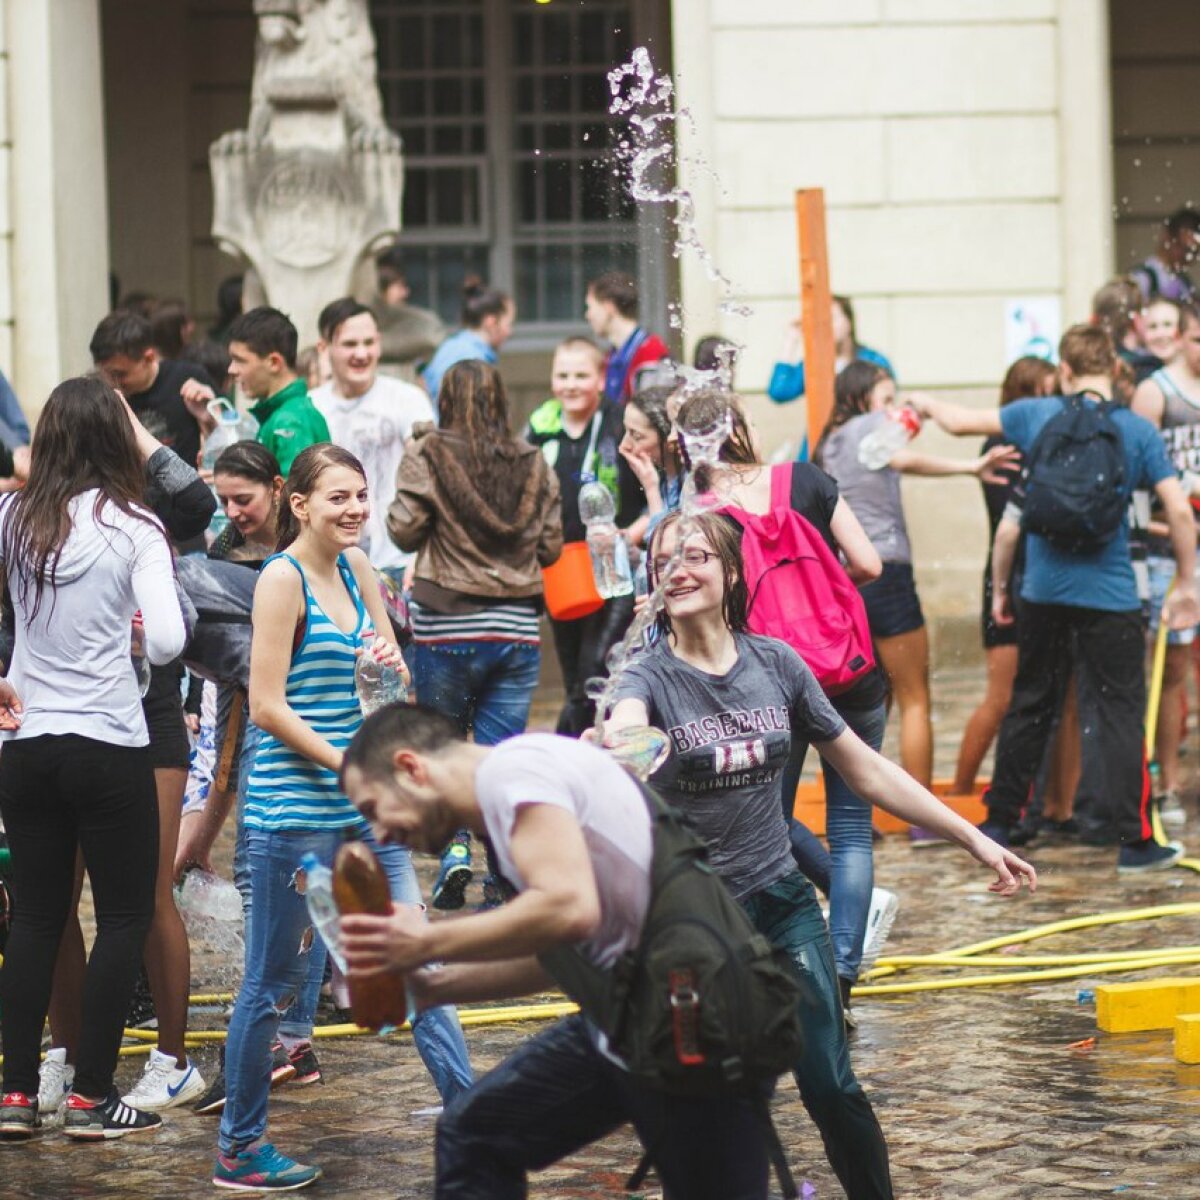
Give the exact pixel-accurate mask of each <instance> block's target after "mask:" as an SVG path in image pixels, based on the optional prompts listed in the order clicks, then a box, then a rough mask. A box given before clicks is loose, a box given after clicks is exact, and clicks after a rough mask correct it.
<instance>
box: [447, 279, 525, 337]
mask: <svg viewBox="0 0 1200 1200" xmlns="http://www.w3.org/2000/svg"><path fill="white" fill-rule="evenodd" d="M462 295H463V300H462V310H461V312H460V314H459V315H460V317H461V319H462V323H463V326H464V328H466V329H478V328H479V327H480V326H481V325H482V324H483V323H484V321H485V320H487V318H488V317H499V316H502V315H503V314H504V313H505V312H506V311H507V310H508V309H509V308H511V307H512V297H511V296H510V295H509V294H508V293H507V292H502V291H500V289H499V288H490V287H488V286H487V284H485V283H484V282H483V280H482V279H480V278H479V276H478V275H468V276H467V278H466V279H464V280H463V289H462Z"/></svg>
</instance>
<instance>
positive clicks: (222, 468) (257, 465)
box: [213, 442, 283, 487]
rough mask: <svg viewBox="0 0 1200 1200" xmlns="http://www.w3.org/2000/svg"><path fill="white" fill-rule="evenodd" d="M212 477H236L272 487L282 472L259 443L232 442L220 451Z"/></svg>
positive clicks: (272, 457)
mask: <svg viewBox="0 0 1200 1200" xmlns="http://www.w3.org/2000/svg"><path fill="white" fill-rule="evenodd" d="M213 474H214V475H236V476H237V477H238V479H249V480H250V481H251V483H261V484H265V485H266V486H267V487H274V486H275V480H276V479H278V478H279V476H280V475H282V474H283V472H282V471H281V470H280V469H279V460H278V459H277V458H276V457H275V455H273V454H272V453H271V452H270V450H268V449H267V448H266V446H264V445H263V444H262V443H261V442H234V443H233V445H232V446H226V447H225V449H224V450H222V451H221V453H220V455H219V456H218V458H217V461H216V463H215V464H214V465H213Z"/></svg>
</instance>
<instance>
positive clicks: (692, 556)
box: [650, 549, 721, 576]
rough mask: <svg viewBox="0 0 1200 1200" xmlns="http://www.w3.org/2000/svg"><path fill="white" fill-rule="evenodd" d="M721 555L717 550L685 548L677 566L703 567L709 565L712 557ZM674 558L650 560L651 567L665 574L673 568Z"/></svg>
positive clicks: (655, 571) (656, 573)
mask: <svg viewBox="0 0 1200 1200" xmlns="http://www.w3.org/2000/svg"><path fill="white" fill-rule="evenodd" d="M720 557H721V556H720V555H719V554H718V553H717V552H716V551H715V550H694V549H693V550H685V551H684V552H683V553H682V554H681V555H680V556H679V558H678V560H677V561H675V565H676V566H680V565H682V566H685V567H703V566H705V565H707V563H708V560H709V559H710V558H720ZM671 565H672V560H671V559H670V558H655V559H652V560H651V562H650V567H651V569H652V570H653V571H654V574H655V575H660V576H661V575H665V574H666V573H667V571H668V570H669V569H670V568H671Z"/></svg>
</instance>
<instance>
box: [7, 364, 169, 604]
mask: <svg viewBox="0 0 1200 1200" xmlns="http://www.w3.org/2000/svg"><path fill="white" fill-rule="evenodd" d="M145 486H146V465H145V463H144V462H143V461H142V456H141V454H140V452H139V451H138V447H137V441H136V440H135V438H134V436H133V426H132V425H131V424H130V422H129V416H128V414H127V413H126V411H125V405H124V404H123V403H122V402H121V397H120V396H119V395H118V394H117V393H116V392H115V391H114V390H113V389H112V388H111V387H110V386H109V385H108V384H107V383H105V382H104V380H103V379H101V378H100V377H99V376H95V375H84V376H80V377H78V378H75V379H67V380H64V381H63V382H62V383H60V384H59V385H58V387H56V388H55V389H54V391H52V392H51V393H50V398H49V399H48V400H47V401H46V407H45V408H43V409H42V415H41V417H40V419H39V420H38V423H37V432H36V433H35V434H34V438H33V445H32V447H31V449H30V464H29V482H28V483H27V484H26V485H25V487H24V489H23V490H22V491H20V492H18V493H17V494H16V495H14V496H13V497H12V499H11V500H10V501H9V502H8V508H7V519H6V520H5V522H4V529H3V534H2V536H0V545H2V546H3V552H4V562H5V564H6V567H7V574H8V578H9V579H10V580H13V581H15V583H16V587H17V592H18V595H19V596H20V597H21V602H22V604H23V605H24V606H25V607H26V609H27V611H28V612H29V615H30V618H31V619H32V618H33V617H35V616H37V614H38V610H39V609H40V608H41V605H42V597H43V595H44V594H45V591H46V588H47V587H49V588H50V589H51V591H53V589H54V587H55V573H56V571H57V568H58V564H59V561H60V560H61V558H62V553H63V548H64V546H65V545H66V543H67V538H68V537H69V536H70V534H71V528H72V524H71V513H70V507H69V502H70V500H71V499H72V497H74V496H78V495H80V494H81V493H82V492H86V491H88V490H90V489H91V488H95V489H97V491H98V493H99V494H98V495H97V496H96V500H95V503H94V504H93V506H92V514H93V517H94V518H95V520H96V522H97V524H107V522H104V521H102V520H101V513H102V511H103V509H104V507H105V505H106V504H111V505H113V507H114V508H116V509H117V510H118V511H119V512H121V513H123V514H124V515H125V516H127V517H132V518H133V519H134V520H138V521H145V522H146V524H147V525H150V526H152V527H153V528H154V529H156V530H158V531H159V532H160V533H161V528H160V527H159V525H158V524H157V522H156V521H155V520H154V518H153V517H152V516H151V515H150V513H148V512H146V511H145V510H142V509H140V508H138V507H137V506H138V505H139V504H141V502H142V497H143V494H144V491H145ZM110 527H111V526H110ZM164 536H165V535H164ZM30 588H32V589H33V605H32V606H30V605H29V591H30Z"/></svg>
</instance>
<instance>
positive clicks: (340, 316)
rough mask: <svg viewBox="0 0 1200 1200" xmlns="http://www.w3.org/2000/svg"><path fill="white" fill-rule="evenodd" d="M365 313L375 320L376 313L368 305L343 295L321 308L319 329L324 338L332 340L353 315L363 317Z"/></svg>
mask: <svg viewBox="0 0 1200 1200" xmlns="http://www.w3.org/2000/svg"><path fill="white" fill-rule="evenodd" d="M363 313H366V314H367V315H368V316H369V317H370V318H371V320H372V321H375V313H374V312H373V311H372V310H371V309H370V308H369V307H368V306H367V305H365V304H360V303H359V302H358V301H357V300H355V298H354V297H353V296H343V297H342V298H341V299H340V300H334V301H332V302H331V303H329V304H327V305H325V307H324V308H323V309H321V315H320V316H319V317H318V318H317V330H318V332H319V333H320V335H321V338H322V340H323V341H326V342H332V341H333V339H334V338H335V337H337V331H338V330H339V329H341V327H342V326H343V325H345V323H346V322H347V321H349V320H350V318H351V317H361V316H362V315H363ZM375 323H376V324H378V323H379V322H378V321H376V322H375Z"/></svg>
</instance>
